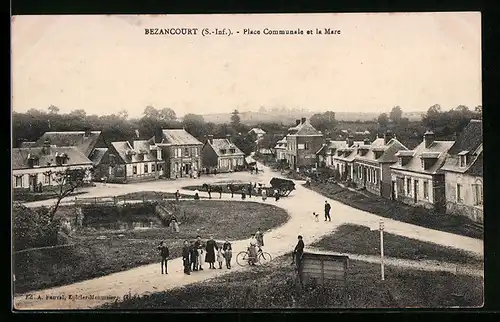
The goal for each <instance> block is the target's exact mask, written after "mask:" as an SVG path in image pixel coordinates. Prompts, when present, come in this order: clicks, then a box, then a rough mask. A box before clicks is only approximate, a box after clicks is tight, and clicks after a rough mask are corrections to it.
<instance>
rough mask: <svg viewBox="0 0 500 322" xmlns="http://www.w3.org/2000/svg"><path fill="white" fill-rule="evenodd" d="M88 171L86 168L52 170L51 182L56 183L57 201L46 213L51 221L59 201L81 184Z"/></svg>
mask: <svg viewBox="0 0 500 322" xmlns="http://www.w3.org/2000/svg"><path fill="white" fill-rule="evenodd" d="M88 171H89V170H88V169H66V170H63V171H57V172H52V178H53V182H54V183H56V189H55V190H54V194H55V197H56V198H57V201H56V203H55V205H54V206H53V207H52V208H51V209H50V210H49V213H48V215H49V218H50V220H51V221H52V220H54V216H55V214H56V212H57V208H59V205H60V203H61V201H62V200H63V199H64V198H66V197H67V196H69V195H70V194H71V193H73V192H74V191H75V189H76V188H78V187H81V186H83V184H84V183H85V180H86V178H87V177H88Z"/></svg>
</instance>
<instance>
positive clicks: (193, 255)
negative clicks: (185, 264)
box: [189, 241, 198, 272]
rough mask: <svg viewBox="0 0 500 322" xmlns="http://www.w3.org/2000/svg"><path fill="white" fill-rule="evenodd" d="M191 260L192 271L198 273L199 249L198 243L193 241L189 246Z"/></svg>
mask: <svg viewBox="0 0 500 322" xmlns="http://www.w3.org/2000/svg"><path fill="white" fill-rule="evenodd" d="M189 259H190V261H189V262H190V263H189V264H190V266H189V267H190V269H191V271H192V272H196V271H197V270H198V249H197V248H196V241H192V242H191V245H190V246H189Z"/></svg>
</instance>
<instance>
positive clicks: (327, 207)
mask: <svg viewBox="0 0 500 322" xmlns="http://www.w3.org/2000/svg"><path fill="white" fill-rule="evenodd" d="M330 209H332V207H331V206H330V204H329V203H328V201H325V221H327V220H328V221H332V218H330Z"/></svg>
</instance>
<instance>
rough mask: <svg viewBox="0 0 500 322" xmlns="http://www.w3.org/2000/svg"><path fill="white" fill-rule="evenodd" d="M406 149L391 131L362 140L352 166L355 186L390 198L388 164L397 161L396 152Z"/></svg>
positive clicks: (390, 187) (390, 182) (390, 186)
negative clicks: (378, 136)
mask: <svg viewBox="0 0 500 322" xmlns="http://www.w3.org/2000/svg"><path fill="white" fill-rule="evenodd" d="M401 150H408V148H406V147H405V146H404V145H403V144H402V143H401V142H399V141H398V140H397V139H396V138H395V137H394V134H393V133H392V131H387V132H386V133H385V134H384V137H383V138H377V139H375V141H373V142H371V143H369V142H368V141H366V142H364V143H363V144H362V145H360V146H358V147H357V149H356V155H355V157H354V166H353V181H354V182H355V183H356V185H357V187H359V188H365V189H366V190H367V191H369V192H371V193H373V194H375V195H378V196H383V197H385V198H391V191H392V181H391V169H390V166H391V165H392V164H394V163H396V162H397V161H398V158H397V157H396V153H398V152H399V151H401Z"/></svg>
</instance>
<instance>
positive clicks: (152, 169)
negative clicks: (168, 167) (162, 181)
mask: <svg viewBox="0 0 500 322" xmlns="http://www.w3.org/2000/svg"><path fill="white" fill-rule="evenodd" d="M155 170H156V166H155V165H154V163H151V172H155Z"/></svg>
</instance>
